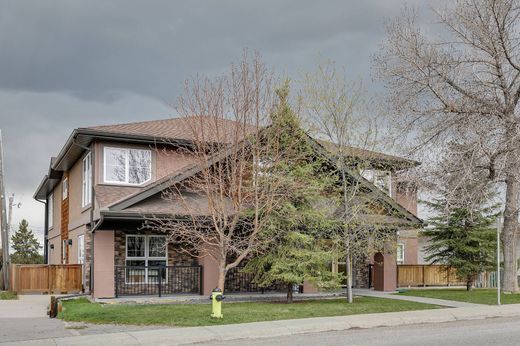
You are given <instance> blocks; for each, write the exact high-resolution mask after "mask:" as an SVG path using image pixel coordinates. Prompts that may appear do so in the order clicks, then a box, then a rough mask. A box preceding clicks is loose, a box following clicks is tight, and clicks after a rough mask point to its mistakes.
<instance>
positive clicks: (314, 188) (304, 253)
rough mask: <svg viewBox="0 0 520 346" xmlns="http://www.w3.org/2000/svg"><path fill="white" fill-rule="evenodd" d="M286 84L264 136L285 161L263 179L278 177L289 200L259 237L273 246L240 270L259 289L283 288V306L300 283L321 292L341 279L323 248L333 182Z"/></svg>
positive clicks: (281, 161)
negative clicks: (266, 238) (251, 277)
mask: <svg viewBox="0 0 520 346" xmlns="http://www.w3.org/2000/svg"><path fill="white" fill-rule="evenodd" d="M288 92H289V84H288V82H287V81H286V83H285V84H284V86H283V87H282V88H280V89H279V90H277V94H278V97H279V99H280V101H279V104H278V107H277V109H276V110H275V111H274V112H273V114H271V125H270V127H269V128H268V130H267V131H266V135H267V136H268V138H269V139H268V145H277V146H280V147H281V148H284V150H283V151H282V152H283V153H284V155H285V157H284V158H283V159H282V160H276V164H275V165H272V166H269V167H268V174H277V175H279V176H283V177H284V179H283V182H282V184H283V185H284V188H283V190H284V191H285V192H286V195H287V196H288V198H286V199H284V202H283V203H282V204H281V205H279V206H278V208H277V211H276V212H275V213H273V214H271V215H270V216H269V220H268V225H269V227H268V228H267V229H268V231H267V232H266V233H264V236H269V237H276V238H277V239H278V241H277V242H276V244H278V245H277V246H271V247H270V248H269V249H264V250H265V251H264V252H263V253H259V254H257V255H256V256H255V258H254V259H252V260H251V261H250V262H249V263H248V264H247V266H246V268H245V270H246V271H248V272H251V273H254V274H255V281H256V282H257V283H258V284H259V285H260V286H264V287H265V286H269V285H271V284H273V283H283V284H284V285H285V286H286V287H287V302H289V303H291V302H292V288H293V286H294V285H297V284H301V283H303V281H304V280H307V281H310V282H312V283H314V284H315V285H316V286H318V287H320V288H328V287H329V288H331V287H339V283H340V279H341V277H340V275H338V274H333V273H332V272H331V268H330V264H331V262H332V260H333V259H334V258H335V257H337V256H334V253H333V252H332V250H330V249H326V248H325V247H324V245H325V244H324V243H323V242H321V243H320V241H318V240H317V239H323V238H324V237H323V235H324V232H325V231H327V230H329V229H330V228H331V227H332V223H333V221H332V219H331V218H329V217H327V215H326V210H327V208H326V207H324V206H326V205H327V203H326V200H327V199H326V196H325V195H324V193H323V192H324V190H326V189H327V186H330V184H331V181H333V179H334V178H333V177H332V176H330V175H329V174H328V173H327V171H326V170H324V169H323V162H322V161H321V160H320V159H319V158H318V157H316V155H315V154H314V152H313V149H312V147H311V145H310V143H309V137H308V135H307V134H306V133H305V132H304V131H303V130H302V129H301V127H300V123H299V119H298V117H297V116H296V114H295V113H294V112H293V111H292V109H291V107H290V105H289V102H288Z"/></svg>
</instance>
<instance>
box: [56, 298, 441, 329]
mask: <svg viewBox="0 0 520 346" xmlns="http://www.w3.org/2000/svg"><path fill="white" fill-rule="evenodd" d="M435 308H438V306H436V305H429V304H422V303H416V302H408V301H399V300H392V299H383V298H374V297H356V298H355V301H354V304H348V303H347V302H346V300H345V299H327V300H308V301H298V302H295V303H293V304H285V303H277V302H251V303H227V304H226V303H224V305H223V314H224V318H223V319H222V320H216V319H212V318H211V317H210V316H209V315H210V313H211V305H209V304H189V305H188V304H157V305H153V304H149V305H133V304H132V305H130V304H117V305H116V304H114V305H110V304H104V305H101V304H97V303H91V302H89V301H88V300H87V299H85V298H81V299H76V300H69V301H64V302H63V311H62V312H61V313H60V314H59V316H58V317H59V318H61V319H63V320H65V321H81V322H90V323H115V324H134V325H167V326H176V327H177V326H178V327H188V326H207V325H219V324H232V323H246V322H259V321H273V320H284V319H295V318H306V317H325V316H344V315H354V314H366V313H376V312H390V311H406V310H423V309H435Z"/></svg>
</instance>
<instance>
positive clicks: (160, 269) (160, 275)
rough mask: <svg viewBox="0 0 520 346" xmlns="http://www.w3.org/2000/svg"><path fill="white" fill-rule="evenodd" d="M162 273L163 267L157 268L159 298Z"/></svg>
mask: <svg viewBox="0 0 520 346" xmlns="http://www.w3.org/2000/svg"><path fill="white" fill-rule="evenodd" d="M162 273H163V267H159V280H157V281H158V282H159V297H161V293H162V292H161V286H162Z"/></svg>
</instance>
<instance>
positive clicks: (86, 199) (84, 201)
mask: <svg viewBox="0 0 520 346" xmlns="http://www.w3.org/2000/svg"><path fill="white" fill-rule="evenodd" d="M81 196H82V197H81V206H82V207H83V208H85V207H87V206H89V205H90V204H91V202H92V155H91V153H90V152H89V153H88V154H87V155H85V157H84V158H83V182H82V194H81Z"/></svg>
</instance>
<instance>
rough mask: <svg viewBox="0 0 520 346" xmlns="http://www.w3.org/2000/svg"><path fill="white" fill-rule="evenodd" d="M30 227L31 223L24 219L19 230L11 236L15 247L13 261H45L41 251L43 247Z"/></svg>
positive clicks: (27, 262)
mask: <svg viewBox="0 0 520 346" xmlns="http://www.w3.org/2000/svg"><path fill="white" fill-rule="evenodd" d="M28 227H29V223H28V222H27V220H25V219H23V220H22V221H21V222H20V225H19V227H18V230H17V231H16V232H15V234H13V236H12V237H11V242H12V245H11V246H12V248H13V249H14V253H13V254H12V255H11V262H12V263H18V264H29V263H43V256H42V255H40V253H39V250H40V249H41V248H42V247H41V245H40V243H39V242H38V240H37V239H36V237H35V236H34V233H33V232H32V231H31V230H30V229H29V228H28Z"/></svg>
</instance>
